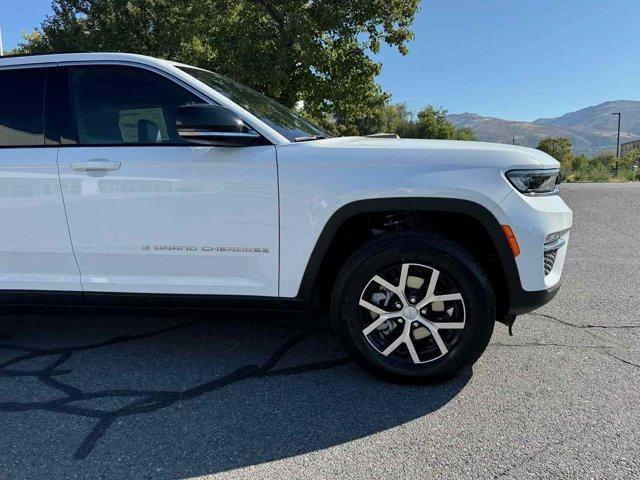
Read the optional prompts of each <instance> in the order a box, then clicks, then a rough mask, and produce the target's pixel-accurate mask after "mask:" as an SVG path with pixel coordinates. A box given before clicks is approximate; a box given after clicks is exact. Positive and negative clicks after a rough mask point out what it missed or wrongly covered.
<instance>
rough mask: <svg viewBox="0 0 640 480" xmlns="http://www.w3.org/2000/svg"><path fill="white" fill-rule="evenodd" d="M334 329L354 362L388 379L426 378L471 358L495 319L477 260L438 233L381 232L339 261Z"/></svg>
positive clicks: (438, 376) (453, 369)
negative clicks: (341, 266) (340, 267)
mask: <svg viewBox="0 0 640 480" xmlns="http://www.w3.org/2000/svg"><path fill="white" fill-rule="evenodd" d="M331 303H332V305H331V309H332V312H331V313H332V320H333V323H334V327H335V329H336V331H337V333H338V335H339V336H340V337H341V339H342V341H343V343H344V344H345V346H346V348H347V350H348V351H349V352H350V353H351V354H352V355H353V356H354V358H355V360H356V361H357V362H358V363H359V364H360V365H361V366H362V367H363V368H365V369H366V370H368V371H369V372H371V373H373V374H375V375H378V376H381V377H384V378H386V379H389V380H393V381H401V382H433V381H441V380H444V379H447V378H449V377H451V376H452V375H453V374H455V373H456V372H457V371H459V370H460V369H461V368H463V367H465V366H467V365H470V364H472V363H473V362H475V361H476V360H477V359H478V357H479V356H480V355H481V354H482V352H483V351H484V349H485V348H486V346H487V344H488V342H489V339H490V338H491V334H492V332H493V325H494V321H495V301H494V294H493V289H492V287H491V283H490V281H489V279H488V278H487V275H486V273H485V272H484V271H483V269H482V268H481V266H480V265H479V263H478V262H477V261H476V260H475V258H474V257H472V256H471V255H470V254H469V253H468V252H466V251H465V250H463V249H462V248H461V247H460V246H458V245H457V244H455V243H453V242H451V241H450V240H448V239H446V238H443V237H441V236H438V235H433V234H427V233H413V232H407V233H397V234H388V235H381V236H379V237H376V238H374V239H372V240H370V241H369V242H367V243H366V244H365V245H363V246H362V247H361V248H360V249H359V250H358V251H357V252H356V253H354V254H353V255H352V256H351V257H350V258H349V259H348V261H347V262H346V264H345V265H344V267H343V268H342V271H341V273H340V275H339V276H338V279H337V280H336V284H335V286H334V290H333V295H332V300H331Z"/></svg>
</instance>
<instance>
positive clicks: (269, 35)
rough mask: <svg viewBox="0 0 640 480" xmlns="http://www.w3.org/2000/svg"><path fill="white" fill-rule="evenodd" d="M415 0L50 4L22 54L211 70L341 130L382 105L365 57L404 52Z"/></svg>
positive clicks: (375, 68) (90, 0)
mask: <svg viewBox="0 0 640 480" xmlns="http://www.w3.org/2000/svg"><path fill="white" fill-rule="evenodd" d="M418 4H419V0H350V1H348V2H343V1H336V0H182V1H180V2H176V1H175V0H53V1H52V8H53V14H52V15H50V16H48V17H47V18H46V19H45V20H44V22H43V23H42V24H41V25H40V27H39V28H38V29H36V30H35V31H34V32H32V33H31V34H28V35H26V36H25V41H24V43H23V44H21V45H20V47H19V48H18V51H19V52H24V53H46V52H54V51H121V52H133V53H141V54H147V55H152V56H155V57H160V58H166V59H170V60H176V61H181V62H185V63H190V64H193V65H196V66H200V67H203V68H208V69H211V70H214V71H217V72H219V73H222V74H224V75H227V76H229V77H231V78H234V79H236V80H238V81H240V82H242V83H244V84H246V85H249V86H251V87H253V88H255V89H257V90H259V91H260V92H262V93H264V94H266V95H268V96H270V97H272V98H274V99H276V100H278V101H280V102H281V103H283V104H285V105H287V106H289V107H293V106H294V105H295V103H296V102H297V101H299V100H303V101H304V105H305V113H307V114H308V115H310V116H312V117H314V118H325V117H327V116H331V117H332V118H333V119H334V120H337V121H338V123H342V124H344V125H347V127H345V128H350V127H348V125H349V123H352V120H353V119H356V118H363V117H366V116H367V115H371V114H373V113H374V112H377V111H380V109H381V108H383V106H384V105H385V103H386V102H387V100H388V95H387V94H385V93H384V92H383V91H382V90H381V89H380V87H379V86H378V84H377V83H376V81H375V78H376V76H377V75H378V74H379V73H380V69H381V64H380V63H378V62H376V61H375V60H374V59H373V58H372V55H373V54H375V53H377V52H378V51H379V49H380V47H381V45H382V44H383V43H385V44H387V45H390V46H392V47H395V48H397V49H398V50H399V51H400V53H402V54H406V53H407V42H408V41H409V40H410V39H412V38H413V34H412V32H411V30H410V27H411V25H412V23H413V20H414V17H415V14H416V12H417V9H418Z"/></svg>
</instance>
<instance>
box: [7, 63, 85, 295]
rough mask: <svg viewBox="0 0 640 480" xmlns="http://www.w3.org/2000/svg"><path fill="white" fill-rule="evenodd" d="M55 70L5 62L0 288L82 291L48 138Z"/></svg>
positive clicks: (54, 150) (53, 147)
mask: <svg viewBox="0 0 640 480" xmlns="http://www.w3.org/2000/svg"><path fill="white" fill-rule="evenodd" d="M52 70H53V69H51V68H46V67H43V66H34V67H29V66H24V65H22V66H14V67H0V225H2V228H0V289H2V290H5V291H6V290H18V291H33V290H40V291H44V290H51V291H76V292H80V291H81V287H80V276H79V272H78V267H77V265H76V262H75V259H74V257H73V250H72V248H71V241H70V238H69V231H68V229H67V222H66V218H65V212H64V205H63V201H62V192H61V190H60V181H59V179H58V167H57V164H56V156H57V151H58V148H57V147H58V145H57V141H56V140H55V139H54V138H49V137H48V138H47V140H46V141H45V121H44V119H45V115H44V113H45V103H50V102H49V101H48V100H49V97H48V95H47V96H46V97H45V85H46V82H47V78H48V76H49V73H50V72H51V71H52ZM51 112H53V110H52V109H49V113H51ZM47 118H48V115H47ZM49 126H52V127H55V122H51V124H50V125H49ZM54 133H55V132H54ZM54 136H55V135H52V136H51V137H54ZM5 293H6V292H5ZM3 298H4V297H3ZM34 300H35V299H34V298H33V297H32V298H31V301H34Z"/></svg>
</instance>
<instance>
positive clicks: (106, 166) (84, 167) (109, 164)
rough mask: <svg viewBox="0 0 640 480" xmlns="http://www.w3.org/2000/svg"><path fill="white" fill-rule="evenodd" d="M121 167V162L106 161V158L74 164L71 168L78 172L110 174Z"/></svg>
mask: <svg viewBox="0 0 640 480" xmlns="http://www.w3.org/2000/svg"><path fill="white" fill-rule="evenodd" d="M120 165H122V163H121V162H118V161H114V160H107V159H106V158H94V159H93V160H87V161H85V162H74V163H72V164H71V168H73V169H74V170H77V171H79V172H110V171H113V170H118V169H119V168H120Z"/></svg>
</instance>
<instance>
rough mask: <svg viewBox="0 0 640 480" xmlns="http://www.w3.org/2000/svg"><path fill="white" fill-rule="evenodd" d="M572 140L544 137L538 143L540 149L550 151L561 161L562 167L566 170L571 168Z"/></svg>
mask: <svg viewBox="0 0 640 480" xmlns="http://www.w3.org/2000/svg"><path fill="white" fill-rule="evenodd" d="M571 147H572V146H571V140H570V139H568V138H562V137H561V138H543V139H542V140H540V143H539V144H538V150H542V151H543V152H545V153H548V154H549V155H551V156H552V157H553V158H555V159H556V160H558V162H560V168H561V169H562V170H564V171H567V170H570V169H571V160H572V159H573V153H572V151H571Z"/></svg>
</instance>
